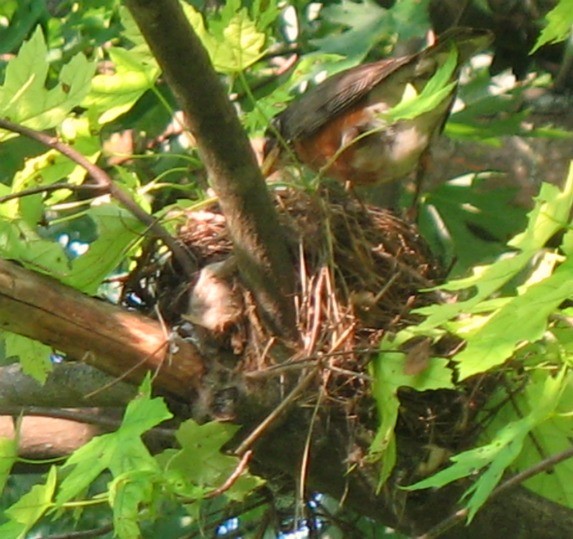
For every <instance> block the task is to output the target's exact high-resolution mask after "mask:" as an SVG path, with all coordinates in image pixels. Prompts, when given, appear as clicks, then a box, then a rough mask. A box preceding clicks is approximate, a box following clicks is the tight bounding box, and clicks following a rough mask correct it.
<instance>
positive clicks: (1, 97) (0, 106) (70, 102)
mask: <svg viewBox="0 0 573 539" xmlns="http://www.w3.org/2000/svg"><path fill="white" fill-rule="evenodd" d="M47 54H48V50H47V47H46V43H45V41H44V36H43V34H42V30H41V29H40V27H38V28H37V29H36V31H35V32H34V34H33V35H32V37H31V38H30V39H29V40H28V41H27V42H26V43H24V44H23V45H22V47H21V48H20V51H19V52H18V55H17V56H16V57H15V58H14V59H12V60H11V61H10V62H9V63H8V67H7V68H6V77H5V80H4V84H3V86H2V87H0V115H1V116H4V117H7V118H9V119H10V120H11V121H13V122H16V123H22V124H25V125H27V126H28V127H32V128H34V129H47V128H50V127H54V126H56V125H58V124H60V123H61V122H62V121H63V120H64V119H65V118H66V116H67V115H68V114H69V113H70V111H71V110H72V109H73V108H74V107H76V106H78V105H79V104H80V103H81V101H82V100H83V98H84V97H85V96H86V95H87V93H88V91H89V89H90V85H91V79H92V76H93V74H94V71H95V63H94V62H91V61H88V60H87V58H86V57H85V56H84V55H83V54H78V55H76V56H74V57H73V58H72V59H71V60H70V61H69V62H68V63H67V64H66V65H64V67H63V68H62V70H61V72H60V74H59V79H58V84H57V85H56V86H55V87H54V88H50V89H48V88H47V87H46V77H47V75H48V69H49V64H48V61H47ZM4 136H6V135H4Z"/></svg>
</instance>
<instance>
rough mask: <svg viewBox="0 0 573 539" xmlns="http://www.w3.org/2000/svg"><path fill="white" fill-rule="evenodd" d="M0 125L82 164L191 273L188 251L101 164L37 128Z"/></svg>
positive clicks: (3, 123) (105, 190)
mask: <svg viewBox="0 0 573 539" xmlns="http://www.w3.org/2000/svg"><path fill="white" fill-rule="evenodd" d="M0 128H2V129H6V130H7V131H12V132H13V133H18V134H19V135H22V136H25V137H28V138H29V139H32V140H35V141H36V142H39V143H40V144H43V145H44V146H46V147H48V148H51V149H53V150H56V151H58V152H60V153H61V154H62V155H65V156H66V157H67V158H68V159H70V160H71V161H73V162H74V163H76V164H78V165H79V166H81V167H82V168H83V169H84V170H85V171H86V172H87V173H88V174H89V175H90V177H91V178H92V180H93V181H94V182H95V184H96V187H97V188H99V189H101V190H102V191H103V192H105V193H109V195H110V196H111V197H112V198H114V199H115V200H117V201H118V202H119V203H120V204H122V205H123V207H124V208H125V209H127V210H128V211H129V212H130V213H131V214H132V215H133V216H134V217H136V218H137V219H139V221H141V222H142V223H143V224H144V225H146V226H147V227H148V228H149V230H151V232H153V234H155V235H156V236H157V237H158V238H159V239H161V240H162V241H163V242H164V243H165V245H167V247H169V249H170V250H171V252H172V253H173V256H174V257H175V258H177V261H178V262H179V263H180V264H181V266H182V267H183V269H184V270H185V272H186V274H187V275H189V276H191V275H193V273H194V272H195V270H196V267H195V264H194V260H193V258H192V255H191V253H189V252H188V251H186V250H185V249H184V247H183V246H182V245H181V244H180V243H179V242H178V241H177V240H176V239H175V238H174V237H173V236H171V234H169V232H167V230H165V228H163V226H161V224H160V223H159V222H158V221H157V219H156V218H155V217H153V216H152V215H150V214H149V213H147V212H146V211H145V210H144V209H143V208H142V207H141V206H139V204H137V202H135V200H134V199H133V198H132V197H131V195H129V194H128V193H127V192H126V191H124V190H123V189H121V188H120V187H119V186H118V185H116V184H115V182H114V181H113V180H112V179H111V177H110V176H109V175H108V174H107V172H105V170H103V169H102V168H101V167H98V166H97V165H94V164H93V163H92V162H90V161H89V159H87V158H86V157H85V156H84V155H82V154H81V153H80V152H78V151H77V150H75V149H74V148H72V147H71V146H70V145H68V144H65V143H64V142H62V141H61V140H59V139H58V138H57V137H53V136H51V135H48V134H47V133H43V132H41V131H36V130H35V129H30V128H29V127H25V126H23V125H20V124H16V123H13V122H11V121H9V120H6V119H4V118H0Z"/></svg>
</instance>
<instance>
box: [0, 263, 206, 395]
mask: <svg viewBox="0 0 573 539" xmlns="http://www.w3.org/2000/svg"><path fill="white" fill-rule="evenodd" d="M0 327H2V328H3V329H5V330H7V331H12V332H13V333H18V334H19V335H24V336H26V337H30V338H32V339H36V340H38V341H41V342H43V343H44V344H47V345H49V346H52V347H54V349H56V350H58V351H60V352H63V353H65V354H67V355H69V356H71V357H73V358H75V359H77V360H81V361H84V362H85V363H88V364H90V365H93V366H95V367H97V368H98V369H101V370H103V371H105V372H107V373H108V374H111V375H113V376H116V377H118V378H120V379H125V380H127V381H131V382H138V381H140V380H141V379H142V377H143V376H144V375H145V373H146V372H148V371H151V372H152V373H153V375H154V377H155V384H156V386H157V387H158V388H160V389H162V390H164V391H167V392H169V393H172V394H174V395H177V396H179V397H183V398H186V397H188V396H189V395H190V394H191V393H192V391H193V389H194V388H197V387H198V386H199V384H200V377H201V375H202V374H203V371H204V366H203V359H202V358H201V356H200V354H199V353H198V351H197V349H196V348H195V347H194V346H193V345H192V344H191V343H190V342H188V341H184V340H182V339H180V338H179V337H177V336H173V335H168V334H166V333H165V330H164V328H162V327H161V325H160V324H159V323H158V322H155V321H154V320H151V319H149V318H145V317H143V316H141V315H138V314H136V313H132V312H127V311H124V310H123V309H120V308H119V307H116V306H113V305H110V304H108V303H106V302H104V301H98V300H95V299H93V298H90V297H87V296H84V295H83V294H81V293H79V292H77V291H76V290H73V289H71V288H69V287H67V286H64V285H62V284H61V283H59V282H57V281H56V280H54V279H51V278H50V277H46V276H44V275H39V274H37V273H34V272H31V271H29V270H26V269H24V268H21V267H20V266H17V265H16V264H12V263H10V262H6V261H4V260H0Z"/></svg>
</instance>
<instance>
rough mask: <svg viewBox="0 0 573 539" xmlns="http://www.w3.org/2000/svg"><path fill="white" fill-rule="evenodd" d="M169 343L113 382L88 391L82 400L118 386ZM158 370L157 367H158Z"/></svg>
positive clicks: (165, 342)
mask: <svg viewBox="0 0 573 539" xmlns="http://www.w3.org/2000/svg"><path fill="white" fill-rule="evenodd" d="M169 344H170V343H169V341H168V340H167V339H166V340H165V341H164V342H162V343H161V344H160V345H159V346H158V347H157V348H156V349H155V350H154V351H153V352H151V353H150V354H148V355H146V356H145V357H144V358H143V359H141V360H140V361H138V362H137V363H135V364H134V365H132V366H131V367H130V368H129V369H127V370H126V371H123V372H122V373H121V375H120V376H117V377H116V378H114V379H113V380H110V381H109V382H108V383H107V384H104V385H103V386H101V387H98V388H97V389H94V390H93V391H90V392H89V393H88V394H87V395H84V398H86V399H90V398H91V397H93V396H94V395H97V394H98V393H101V392H102V391H105V390H106V389H109V388H110V387H113V386H114V385H115V384H118V383H119V382H121V381H122V380H124V379H125V378H127V377H128V376H129V375H130V374H131V373H132V372H134V371H136V370H137V369H139V367H141V366H142V365H145V363H147V360H148V359H150V358H152V357H154V356H156V355H157V354H158V353H160V352H161V351H162V350H163V349H164V348H165V347H166V346H169ZM158 368H159V367H158ZM155 374H157V370H156V371H155Z"/></svg>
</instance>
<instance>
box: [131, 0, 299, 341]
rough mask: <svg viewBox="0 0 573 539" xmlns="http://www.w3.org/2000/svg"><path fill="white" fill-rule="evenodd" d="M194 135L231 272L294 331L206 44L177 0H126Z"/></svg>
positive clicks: (269, 225)
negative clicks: (226, 238)
mask: <svg viewBox="0 0 573 539" xmlns="http://www.w3.org/2000/svg"><path fill="white" fill-rule="evenodd" d="M126 4H127V6H128V8H129V10H130V11H131V13H132V15H133V17H134V19H135V21H136V23H137V25H138V26H139V28H140V30H141V33H142V34H143V36H144V37H145V39H146V41H147V42H148V44H149V47H150V48H151V51H152V52H153V55H154V56H155V58H156V59H157V61H158V63H159V65H160V66H161V68H162V69H163V72H164V74H165V77H166V79H167V81H168V82H169V85H170V87H171V89H172V90H173V92H174V93H175V95H176V96H177V99H178V101H179V103H180V105H181V107H182V109H183V112H184V113H185V115H186V117H187V122H188V124H189V128H190V130H191V132H192V133H193V135H194V137H195V138H196V140H197V145H198V148H199V151H200V153H201V157H202V159H203V162H204V164H205V166H206V168H207V171H208V173H209V179H210V182H211V185H212V187H213V189H214V190H215V192H216V193H217V196H218V197H219V202H220V204H221V208H222V209H223V212H224V214H225V217H226V219H227V224H228V227H229V232H230V235H231V239H232V240H233V245H234V248H235V254H236V257H237V262H238V266H239V271H240V273H241V276H242V277H243V279H244V281H245V283H246V284H247V286H248V287H249V289H250V290H251V291H252V292H253V294H254V295H255V297H256V299H257V304H258V308H259V309H260V311H261V314H262V315H263V318H264V320H265V321H266V322H267V323H268V324H269V325H270V326H271V327H272V328H273V329H274V330H275V331H278V332H279V334H281V335H282V336H283V337H287V338H289V339H291V340H293V339H295V338H296V331H295V318H294V302H293V290H294V277H293V272H292V264H291V263H290V260H289V255H288V252H287V248H286V244H285V242H284V240H283V239H282V232H281V230H280V227H279V223H278V219H277V216H276V213H275V211H274V207H273V204H272V202H271V199H270V196H269V193H268V191H267V189H266V186H265V182H264V179H263V176H262V174H261V172H260V170H259V168H258V165H257V162H256V159H255V156H254V153H253V151H252V149H251V146H250V143H249V140H248V138H247V136H246V133H245V131H244V130H243V128H242V126H241V124H240V122H239V120H238V117H237V114H236V112H235V110H234V108H233V106H232V104H231V103H230V101H229V99H228V97H227V95H226V93H225V91H224V88H223V85H222V84H221V81H220V80H219V78H218V77H217V74H216V73H215V71H214V70H213V67H212V66H211V62H210V60H209V56H208V54H207V51H206V50H205V49H204V47H203V45H202V44H201V42H200V40H199V38H198V37H197V35H196V34H195V33H194V32H193V30H192V28H191V26H190V25H189V22H188V21H187V18H186V17H185V15H184V13H183V10H182V8H181V6H180V4H179V2H178V1H177V0H164V1H162V2H156V1H154V0H128V1H127V2H126Z"/></svg>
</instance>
